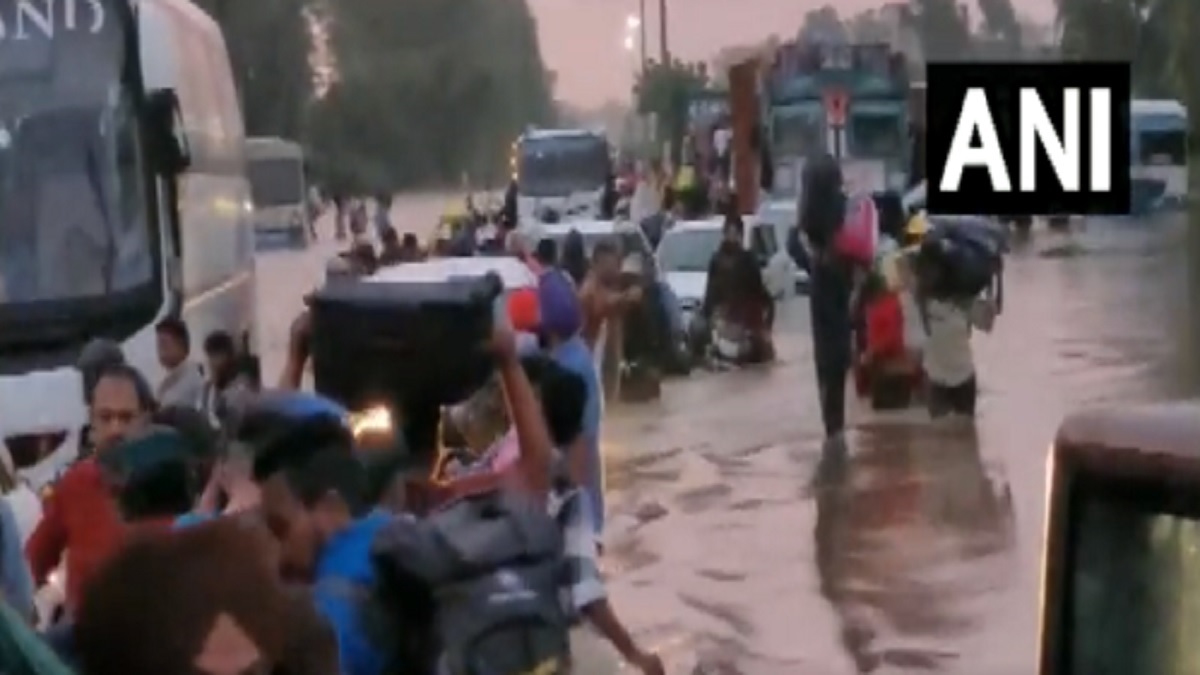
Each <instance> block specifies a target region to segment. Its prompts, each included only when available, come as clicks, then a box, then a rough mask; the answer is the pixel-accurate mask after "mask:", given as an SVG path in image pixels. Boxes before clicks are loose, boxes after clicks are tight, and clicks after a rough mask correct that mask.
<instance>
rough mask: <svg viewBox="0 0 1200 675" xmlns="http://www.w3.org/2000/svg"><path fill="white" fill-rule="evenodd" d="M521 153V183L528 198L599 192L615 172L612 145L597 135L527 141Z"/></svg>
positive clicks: (538, 138) (519, 168) (519, 171)
mask: <svg viewBox="0 0 1200 675" xmlns="http://www.w3.org/2000/svg"><path fill="white" fill-rule="evenodd" d="M517 152H518V155H517V176H518V182H519V184H520V188H521V194H522V195H524V196H528V197H566V196H568V195H570V194H572V193H575V192H585V191H595V190H598V189H600V188H601V187H603V186H604V183H605V181H607V180H608V178H609V173H611V171H612V161H611V158H610V157H609V154H608V142H607V141H606V140H605V139H604V137H603V136H599V135H595V134H576V135H569V136H568V135H563V136H544V137H536V138H527V139H524V140H523V141H522V142H521V143H520V146H519V148H518V150H517Z"/></svg>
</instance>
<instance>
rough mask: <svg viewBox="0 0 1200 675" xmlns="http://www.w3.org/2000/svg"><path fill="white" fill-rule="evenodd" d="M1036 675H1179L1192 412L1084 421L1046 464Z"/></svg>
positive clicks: (1112, 414) (1195, 532)
mask: <svg viewBox="0 0 1200 675" xmlns="http://www.w3.org/2000/svg"><path fill="white" fill-rule="evenodd" d="M1049 472H1050V476H1049V481H1048V484H1049V490H1048V498H1049V503H1048V511H1047V518H1046V532H1045V540H1044V541H1045V544H1044V545H1045V549H1044V551H1043V553H1042V555H1043V562H1042V594H1043V597H1042V603H1041V610H1042V616H1041V630H1040V636H1039V640H1040V643H1041V644H1040V650H1039V651H1040V654H1039V656H1038V660H1039V664H1038V671H1037V672H1038V674H1039V675H1072V674H1074V673H1094V672H1113V673H1166V672H1178V670H1179V667H1180V666H1181V665H1182V664H1183V663H1185V661H1186V660H1187V659H1191V658H1192V656H1193V654H1192V652H1191V651H1190V650H1184V649H1173V648H1169V647H1167V645H1177V644H1179V645H1182V644H1184V643H1183V642H1180V640H1186V639H1188V638H1186V637H1183V636H1185V635H1190V627H1191V625H1190V624H1188V623H1187V621H1188V618H1187V617H1189V616H1190V615H1189V614H1188V611H1187V610H1188V609H1190V608H1192V607H1194V603H1193V601H1192V599H1193V598H1195V597H1197V594H1198V593H1200V577H1198V576H1197V575H1196V559H1195V558H1196V552H1195V551H1196V548H1197V545H1198V543H1197V542H1198V540H1200V403H1197V402H1195V401H1188V402H1177V403H1167V404H1157V405H1142V406H1124V407H1119V408H1110V409H1106V410H1092V411H1085V412H1080V413H1076V414H1074V415H1071V416H1070V417H1068V418H1067V419H1066V420H1065V421H1064V422H1063V423H1062V425H1061V426H1060V427H1059V431H1058V435H1057V438H1056V440H1055V443H1054V446H1053V448H1052V449H1051V457H1050V463H1049Z"/></svg>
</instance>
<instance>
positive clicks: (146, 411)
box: [25, 364, 154, 613]
mask: <svg viewBox="0 0 1200 675" xmlns="http://www.w3.org/2000/svg"><path fill="white" fill-rule="evenodd" d="M91 394H92V396H91V397H90V400H91V403H90V409H89V416H90V419H89V422H90V424H91V427H90V433H91V442H92V445H93V447H94V454H93V456H92V457H89V458H88V459H85V460H83V461H80V462H79V463H77V464H75V465H74V466H72V467H71V468H70V469H68V470H67V472H66V473H65V474H63V476H62V478H61V479H59V481H58V483H57V484H56V485H55V486H54V488H53V492H52V493H51V494H50V496H49V497H47V498H46V502H45V504H44V509H43V514H42V520H41V522H39V523H38V525H37V527H36V528H34V531H33V534H31V535H30V537H29V541H28V542H26V544H25V555H26V557H27V558H29V567H30V570H31V571H32V572H33V577H34V582H35V584H36V586H38V587H40V586H41V585H42V584H44V583H45V582H46V579H47V578H48V577H49V576H50V573H51V572H53V571H54V569H55V568H57V567H58V565H59V563H60V562H62V559H63V556H64V554H66V553H68V552H69V555H67V570H66V572H67V578H66V596H67V598H66V600H67V611H68V613H72V612H73V611H74V610H75V608H76V606H77V603H78V601H79V598H80V597H81V595H82V589H83V586H84V584H85V583H86V581H87V579H88V578H89V577H90V576H91V574H92V573H93V572H94V571H95V570H96V568H97V567H99V565H100V564H101V563H102V562H103V561H104V560H105V559H106V558H107V557H108V556H109V555H111V554H112V552H113V551H114V550H115V548H116V547H117V545H118V544H119V543H120V540H121V535H122V532H123V531H124V526H123V525H122V522H121V517H120V514H119V512H118V509H117V505H116V503H115V501H114V500H113V497H112V488H111V486H110V484H109V481H108V480H107V478H106V477H105V473H104V471H103V469H102V468H101V466H100V465H99V464H98V463H97V462H96V460H95V458H96V457H100V456H103V455H104V453H106V452H108V451H110V450H112V448H114V447H115V446H117V445H118V444H120V443H121V442H122V441H123V440H125V439H126V438H128V437H129V436H130V435H131V434H134V433H139V432H141V431H142V430H143V429H144V428H145V427H146V426H147V425H148V424H149V421H150V416H151V412H152V409H153V406H154V397H153V395H152V394H151V390H150V386H149V384H147V382H146V379H145V378H144V377H142V375H141V373H139V372H138V371H137V370H136V369H134V368H132V367H131V366H127V365H124V364H120V365H112V366H110V367H108V368H105V369H104V370H103V371H101V373H100V374H99V377H98V378H97V379H96V382H95V386H94V388H93V389H92V392H91Z"/></svg>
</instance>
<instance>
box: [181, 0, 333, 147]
mask: <svg viewBox="0 0 1200 675" xmlns="http://www.w3.org/2000/svg"><path fill="white" fill-rule="evenodd" d="M195 2H196V4H197V5H199V6H200V7H201V8H202V9H204V10H205V11H206V12H208V13H209V14H210V15H211V16H213V17H214V18H215V19H216V20H217V22H218V23H220V24H221V27H222V29H223V30H224V32H225V40H226V43H227V44H228V49H229V55H230V61H231V63H232V65H233V74H234V78H235V79H236V80H237V85H238V92H239V93H240V95H241V97H242V108H243V114H244V115H245V117H246V130H247V133H249V134H251V135H254V136H281V137H284V138H299V137H300V136H301V134H302V131H303V127H304V114H305V110H306V109H307V106H308V102H309V100H310V99H311V98H312V81H313V76H312V69H311V67H310V65H309V58H308V56H309V50H310V37H309V30H308V24H307V22H306V20H305V18H304V9H305V5H306V0H254V1H253V2H247V1H246V0H195Z"/></svg>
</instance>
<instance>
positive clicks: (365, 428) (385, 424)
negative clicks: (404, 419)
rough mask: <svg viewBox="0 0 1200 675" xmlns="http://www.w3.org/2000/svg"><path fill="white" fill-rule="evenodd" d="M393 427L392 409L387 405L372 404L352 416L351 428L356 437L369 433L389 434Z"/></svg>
mask: <svg viewBox="0 0 1200 675" xmlns="http://www.w3.org/2000/svg"><path fill="white" fill-rule="evenodd" d="M392 429H393V425H392V411H391V410H388V409H387V408H386V407H385V406H381V405H377V406H372V407H370V408H367V409H366V410H364V411H362V412H360V413H355V414H353V415H351V416H350V430H351V431H352V432H353V433H354V437H355V438H358V437H360V436H365V435H367V434H387V433H391V431H392Z"/></svg>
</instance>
